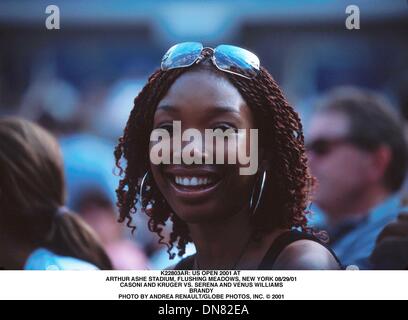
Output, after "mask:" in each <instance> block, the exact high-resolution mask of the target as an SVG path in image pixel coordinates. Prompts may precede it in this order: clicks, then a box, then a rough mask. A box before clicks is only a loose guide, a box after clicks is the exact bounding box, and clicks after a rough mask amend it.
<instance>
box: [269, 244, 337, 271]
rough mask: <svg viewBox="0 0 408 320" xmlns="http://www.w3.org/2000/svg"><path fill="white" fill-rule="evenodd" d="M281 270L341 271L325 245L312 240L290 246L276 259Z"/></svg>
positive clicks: (276, 264)
mask: <svg viewBox="0 0 408 320" xmlns="http://www.w3.org/2000/svg"><path fill="white" fill-rule="evenodd" d="M274 268H275V269H280V270H339V269H341V267H340V265H339V263H338V262H337V260H336V258H335V257H334V256H333V254H332V253H331V252H330V251H329V250H328V249H327V248H326V247H324V246H323V245H321V244H320V243H318V242H316V241H312V240H298V241H295V242H293V243H291V244H290V245H288V246H287V247H286V248H285V249H284V250H283V251H282V252H281V254H280V255H279V256H278V258H277V259H276V262H275V265H274Z"/></svg>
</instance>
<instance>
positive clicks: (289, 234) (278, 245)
mask: <svg viewBox="0 0 408 320" xmlns="http://www.w3.org/2000/svg"><path fill="white" fill-rule="evenodd" d="M299 240H311V241H315V242H317V243H319V244H321V245H322V246H324V247H325V248H326V249H327V250H329V251H330V253H331V254H332V255H333V257H334V258H335V259H336V261H337V263H338V264H339V266H340V267H341V263H340V261H339V259H338V258H337V256H336V254H335V253H334V252H333V250H332V249H331V248H329V247H328V246H327V245H326V244H325V243H323V242H322V241H321V240H319V239H318V238H317V237H316V236H314V235H313V234H311V233H307V232H301V231H298V230H290V231H286V232H284V233H282V234H281V235H279V236H278V237H277V238H276V239H275V240H274V241H273V243H272V245H271V247H270V248H269V250H268V251H267V252H266V254H265V256H264V258H263V259H262V261H261V263H260V265H259V267H258V270H272V269H273V265H274V264H275V261H276V259H277V258H278V256H279V255H280V254H281V253H282V251H283V250H284V249H285V248H286V247H287V246H289V245H290V244H292V243H293V242H296V241H299ZM194 259H195V254H193V255H191V256H188V257H187V258H184V259H183V260H181V261H180V262H179V263H177V265H176V266H175V267H174V269H175V270H192V269H193V268H194Z"/></svg>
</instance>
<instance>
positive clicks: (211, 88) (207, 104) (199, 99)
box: [157, 69, 245, 112]
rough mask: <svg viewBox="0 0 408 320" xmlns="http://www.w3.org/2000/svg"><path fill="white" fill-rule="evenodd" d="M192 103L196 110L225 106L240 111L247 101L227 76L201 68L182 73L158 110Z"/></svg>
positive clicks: (177, 107) (160, 103) (182, 106)
mask: <svg viewBox="0 0 408 320" xmlns="http://www.w3.org/2000/svg"><path fill="white" fill-rule="evenodd" d="M192 105H194V106H195V108H196V110H198V109H200V108H201V107H202V108H205V109H207V110H208V108H216V107H223V108H229V109H231V111H235V112H240V110H241V108H242V107H243V105H245V101H244V99H243V98H242V96H241V94H240V93H239V91H238V90H237V89H236V88H235V87H234V85H232V84H231V83H230V82H229V80H228V79H227V78H226V77H224V76H222V75H219V74H218V73H215V72H213V71H210V70H206V69H199V70H193V71H190V72H186V73H184V74H182V75H181V76H180V77H179V78H178V79H177V80H176V81H175V82H174V83H173V85H172V86H171V87H170V89H169V91H168V92H167V94H166V95H165V96H164V97H163V99H162V100H161V101H160V102H159V104H158V107H157V110H160V109H166V108H167V109H168V107H169V106H171V107H172V108H174V109H184V108H185V107H191V106H192ZM180 111H181V110H180Z"/></svg>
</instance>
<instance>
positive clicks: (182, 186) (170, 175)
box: [165, 168, 222, 199]
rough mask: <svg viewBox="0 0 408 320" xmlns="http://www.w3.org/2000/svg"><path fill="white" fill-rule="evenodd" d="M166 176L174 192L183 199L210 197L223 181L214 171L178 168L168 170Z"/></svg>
mask: <svg viewBox="0 0 408 320" xmlns="http://www.w3.org/2000/svg"><path fill="white" fill-rule="evenodd" d="M165 174H166V176H167V179H168V180H169V182H170V185H171V187H172V189H173V191H174V192H175V193H176V195H177V197H181V198H190V199H191V198H200V197H206V196H209V195H210V194H211V193H212V192H213V191H214V190H215V189H217V187H218V185H219V184H220V182H221V181H222V179H221V177H220V175H219V174H217V173H215V171H213V170H212V171H210V170H192V169H183V168H178V169H177V168H176V169H173V170H166V172H165Z"/></svg>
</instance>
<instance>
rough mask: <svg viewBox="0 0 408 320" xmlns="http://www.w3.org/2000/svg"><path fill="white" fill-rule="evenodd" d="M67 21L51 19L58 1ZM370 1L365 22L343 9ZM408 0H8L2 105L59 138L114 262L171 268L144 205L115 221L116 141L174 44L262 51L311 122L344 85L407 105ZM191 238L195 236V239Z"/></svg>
mask: <svg viewBox="0 0 408 320" xmlns="http://www.w3.org/2000/svg"><path fill="white" fill-rule="evenodd" d="M50 4H53V5H57V6H58V7H59V9H60V17H61V20H60V30H47V29H46V27H45V20H46V18H47V16H48V14H46V13H45V9H46V7H47V6H48V5H50ZM350 4H354V5H357V6H358V7H359V8H360V16H361V21H360V27H361V28H360V29H359V30H348V29H347V28H346V27H345V20H346V18H347V14H346V13H345V9H346V7H347V6H348V5H350ZM407 40H408V4H407V1H405V0H366V1H364V0H336V1H327V0H308V1H294V0H274V1H270V0H253V1H241V0H206V1H203V0H202V1H199V0H155V1H147V0H146V1H141V0H140V1H131V0H122V1H117V0H106V1H69V0H53V1H42V0H38V1H35V0H18V1H15V0H2V1H1V2H0V116H4V115H20V116H23V117H25V118H28V119H31V120H34V121H36V122H38V123H40V124H41V125H43V126H45V127H46V128H48V129H49V130H51V131H52V132H53V133H54V134H56V135H57V136H58V138H59V140H60V142H61V145H62V149H63V153H64V158H65V166H66V175H67V183H68V187H69V206H70V207H72V208H73V209H75V210H76V211H78V212H79V213H80V214H81V215H82V216H83V217H84V218H85V219H86V220H87V221H88V222H89V223H90V224H91V225H92V226H93V227H94V228H95V229H96V230H97V231H98V232H99V234H100V235H101V237H102V239H103V241H104V243H105V244H106V248H107V250H108V252H110V253H111V254H112V256H115V258H114V260H115V261H116V268H119V269H127V268H143V267H145V266H146V265H148V266H149V267H151V268H163V267H166V266H167V265H169V264H172V263H173V261H169V260H168V257H167V254H166V252H165V248H163V247H159V246H158V245H157V240H158V239H157V237H156V236H155V235H153V234H151V233H150V232H149V231H148V230H147V228H146V220H145V218H143V217H142V216H140V215H136V216H139V217H138V218H137V219H138V221H137V224H138V226H139V228H138V230H137V232H136V235H135V236H132V235H131V234H130V232H129V230H128V229H127V228H125V227H123V226H120V225H119V224H117V223H116V209H115V205H114V203H115V188H116V186H117V183H118V177H116V176H114V175H113V173H112V172H113V168H114V159H113V149H114V146H115V143H116V141H117V139H118V137H119V136H120V135H121V132H122V129H123V128H124V125H125V122H126V119H127V117H128V114H129V111H130V110H131V108H132V105H133V99H134V97H135V96H136V95H137V94H138V92H139V90H140V89H141V87H142V86H143V85H144V83H145V82H146V80H147V77H148V75H149V74H150V73H151V72H152V71H154V70H155V69H156V68H158V67H159V64H160V59H161V57H162V55H163V54H164V52H165V51H166V50H167V49H168V48H169V47H170V46H171V45H173V44H175V43H178V42H183V41H200V42H203V43H204V45H208V46H216V45H217V44H220V43H228V44H234V45H238V46H242V47H245V48H248V49H249V50H251V51H253V52H254V53H256V54H257V55H258V56H259V57H260V60H261V64H262V65H264V66H265V67H266V68H267V69H269V70H270V72H271V73H272V75H273V76H274V77H275V79H277V81H278V83H279V84H280V85H281V86H282V88H283V90H284V92H285V94H286V96H287V98H288V99H289V101H290V103H291V104H293V105H294V106H295V107H296V108H297V110H298V111H299V112H300V114H301V116H302V120H303V121H304V124H305V127H306V133H307V125H308V120H309V118H310V116H311V115H312V113H313V107H314V101H315V99H316V97H317V96H318V95H320V94H321V93H323V92H325V91H327V90H329V89H330V88H333V87H335V86H339V85H355V86H359V87H364V88H370V89H374V90H376V91H378V92H382V93H384V94H386V95H387V96H388V97H389V99H390V100H391V101H392V102H393V103H394V105H395V106H396V107H397V108H399V109H400V111H402V114H404V115H405V116H407V117H408V41H407ZM190 249H191V250H193V249H192V248H190Z"/></svg>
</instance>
